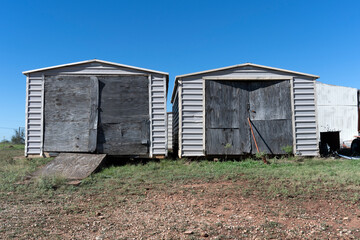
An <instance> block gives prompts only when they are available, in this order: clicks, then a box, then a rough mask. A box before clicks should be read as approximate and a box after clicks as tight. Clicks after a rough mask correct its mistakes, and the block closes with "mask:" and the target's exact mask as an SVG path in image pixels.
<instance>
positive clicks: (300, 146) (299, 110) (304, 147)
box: [293, 77, 319, 156]
mask: <svg viewBox="0 0 360 240" xmlns="http://www.w3.org/2000/svg"><path fill="white" fill-rule="evenodd" d="M293 96H294V126H295V136H294V137H295V153H296V154H297V155H302V156H317V155H318V153H319V141H318V138H317V113H316V96H315V81H314V80H309V79H302V78H299V77H295V78H294V80H293Z"/></svg>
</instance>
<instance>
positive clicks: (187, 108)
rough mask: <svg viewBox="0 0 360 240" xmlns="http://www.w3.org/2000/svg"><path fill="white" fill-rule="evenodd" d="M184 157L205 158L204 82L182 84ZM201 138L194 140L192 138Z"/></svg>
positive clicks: (196, 80) (198, 80)
mask: <svg viewBox="0 0 360 240" xmlns="http://www.w3.org/2000/svg"><path fill="white" fill-rule="evenodd" d="M181 134H182V135H181V137H182V143H181V144H182V155H183V156H204V153H203V149H204V146H203V137H202V135H203V80H202V79H201V78H199V79H192V80H184V81H183V83H182V133H181ZM195 135H197V136H201V137H200V138H198V137H197V138H192V137H191V136H195Z"/></svg>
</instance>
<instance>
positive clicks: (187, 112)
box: [171, 63, 319, 157]
mask: <svg viewBox="0 0 360 240" xmlns="http://www.w3.org/2000/svg"><path fill="white" fill-rule="evenodd" d="M317 78H318V76H316V75H311V74H304V73H300V72H294V71H289V70H284V69H278V68H273V67H267V66H262V65H256V64H252V63H246V64H240V65H235V66H230V67H225V68H219V69H213V70H209V71H203V72H198V73H191V74H186V75H181V76H177V77H176V78H175V85H174V90H173V94H172V99H171V102H172V103H173V114H174V115H173V119H174V132H173V141H174V151H175V150H176V149H177V151H178V156H179V157H184V156H205V155H206V153H205V151H206V136H205V135H206V134H205V127H206V122H205V114H207V113H205V106H206V104H205V81H250V82H256V81H279V80H280V81H289V83H290V85H289V87H290V92H291V101H290V102H284V103H283V104H290V105H291V109H292V131H293V147H294V152H295V153H296V154H298V155H304V156H316V155H318V152H319V146H318V141H317V116H316V96H315V80H316V79H317Z"/></svg>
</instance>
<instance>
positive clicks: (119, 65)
mask: <svg viewBox="0 0 360 240" xmlns="http://www.w3.org/2000/svg"><path fill="white" fill-rule="evenodd" d="M94 62H98V63H104V64H109V65H113V66H118V67H124V68H130V69H135V70H139V71H144V72H150V73H158V74H163V75H167V76H169V73H166V72H160V71H154V70H150V69H146V68H139V67H134V66H129V65H125V64H120V63H114V62H108V61H103V60H99V59H92V60H86V61H81V62H74V63H68V64H62V65H56V66H52V67H46V68H39V69H34V70H29V71H25V72H23V74H24V75H27V74H29V73H34V72H42V71H46V70H52V69H56V68H63V67H70V66H74V65H81V64H86V63H94Z"/></svg>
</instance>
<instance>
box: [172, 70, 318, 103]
mask: <svg viewBox="0 0 360 240" xmlns="http://www.w3.org/2000/svg"><path fill="white" fill-rule="evenodd" d="M246 66H251V67H257V68H263V69H268V70H273V71H280V72H284V73H290V74H296V75H301V76H305V77H310V78H314V79H317V78H319V76H317V75H312V74H307V73H302V72H295V71H291V70H285V69H281V68H274V67H268V66H264V65H259V64H254V63H243V64H236V65H232V66H228V67H222V68H215V69H211V70H206V71H201V72H195V73H188V74H183V75H179V76H176V77H175V83H174V90H173V93H172V97H171V103H173V101H174V98H175V92H176V88H177V85H178V79H179V78H186V77H191V76H196V75H201V74H207V73H213V72H218V71H223V70H228V69H232V68H238V67H246Z"/></svg>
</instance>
